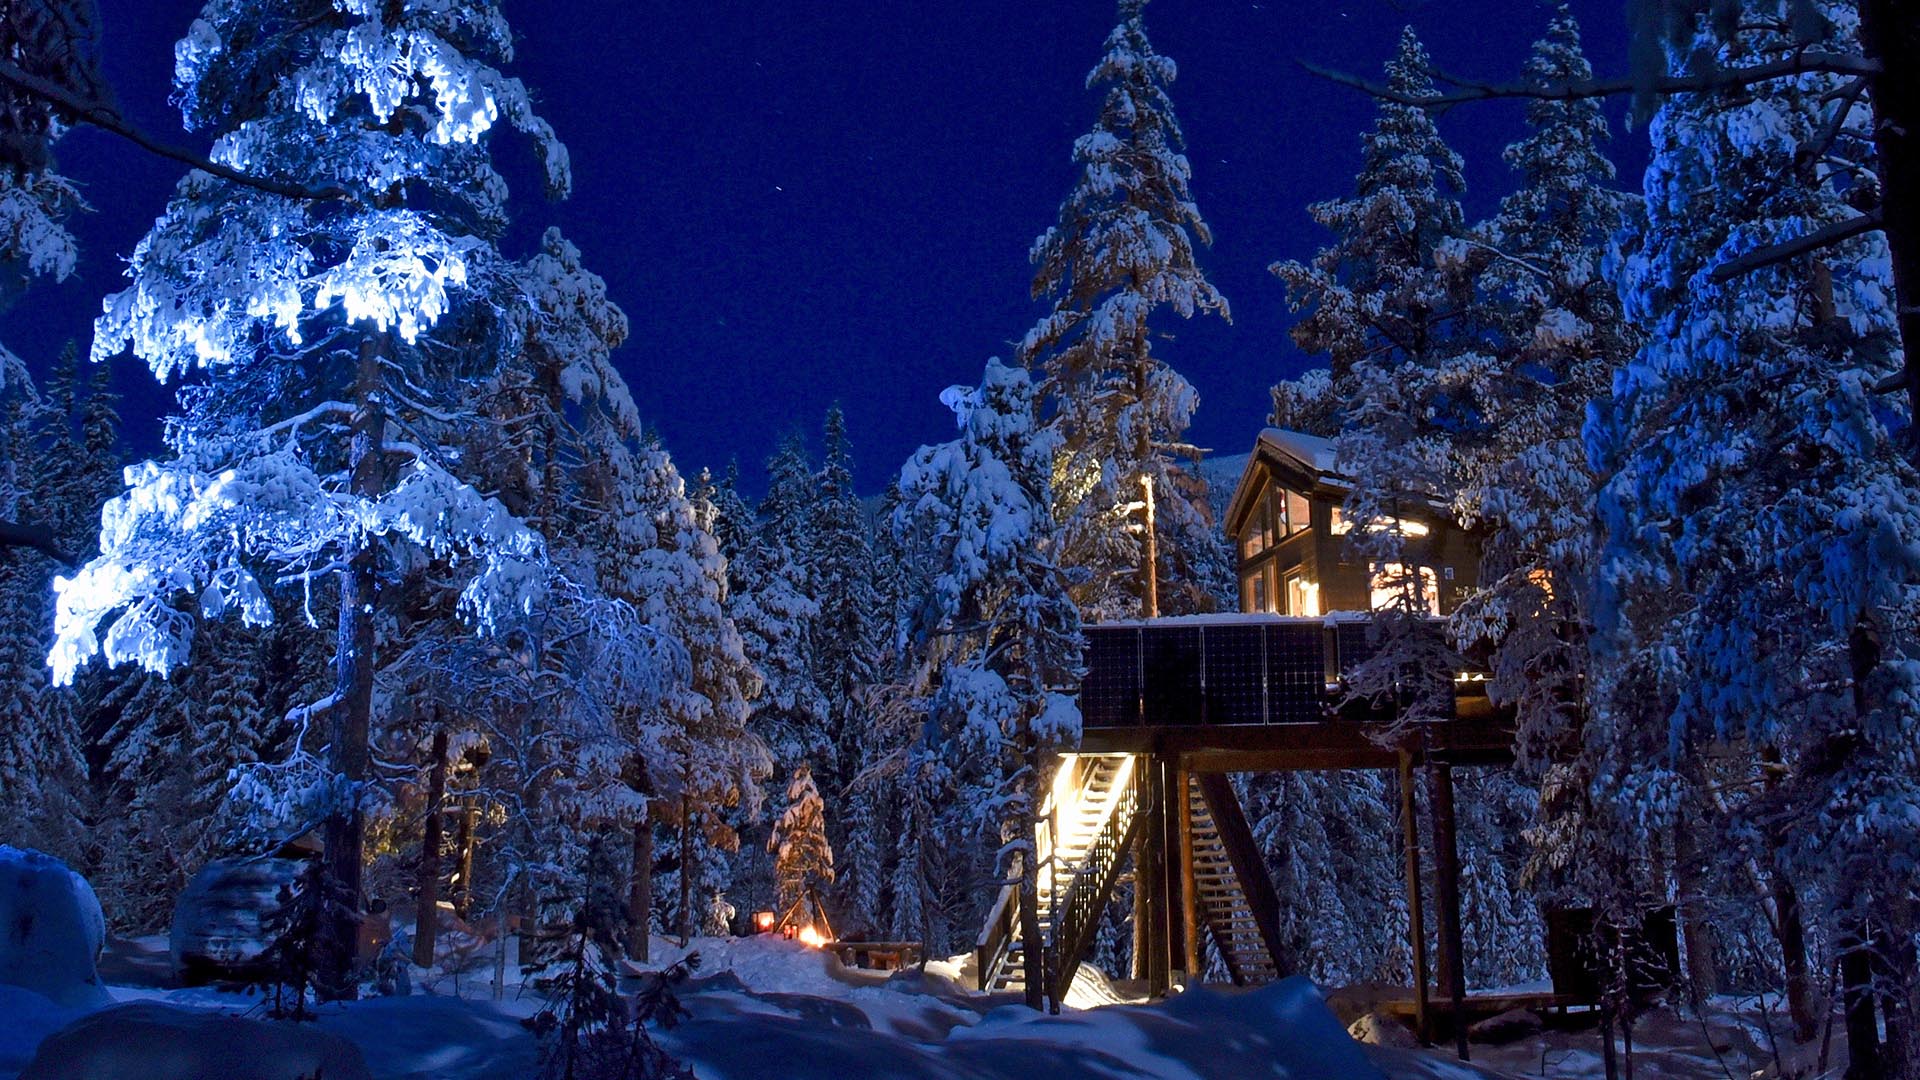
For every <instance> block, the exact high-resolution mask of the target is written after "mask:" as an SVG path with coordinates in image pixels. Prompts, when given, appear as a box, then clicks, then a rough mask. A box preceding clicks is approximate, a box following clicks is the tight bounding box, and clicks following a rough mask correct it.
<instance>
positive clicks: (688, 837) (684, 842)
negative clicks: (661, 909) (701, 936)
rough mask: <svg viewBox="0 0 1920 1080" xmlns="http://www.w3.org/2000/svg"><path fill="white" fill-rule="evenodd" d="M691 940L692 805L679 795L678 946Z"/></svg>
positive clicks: (682, 945) (682, 946)
mask: <svg viewBox="0 0 1920 1080" xmlns="http://www.w3.org/2000/svg"><path fill="white" fill-rule="evenodd" d="M692 940H693V806H692V803H691V802H690V801H689V800H688V799H687V797H686V796H685V795H682V796H681V797H680V947H681V948H686V945H687V942H689V941H692Z"/></svg>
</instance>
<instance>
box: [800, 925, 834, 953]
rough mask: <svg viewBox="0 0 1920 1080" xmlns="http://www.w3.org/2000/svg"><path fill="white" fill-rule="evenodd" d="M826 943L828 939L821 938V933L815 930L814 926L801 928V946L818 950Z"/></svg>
mask: <svg viewBox="0 0 1920 1080" xmlns="http://www.w3.org/2000/svg"><path fill="white" fill-rule="evenodd" d="M826 943H827V939H826V938H824V937H821V936H820V931H818V930H815V929H814V928H813V924H811V923H809V924H807V925H806V926H803V927H801V928H800V944H802V945H805V946H806V947H807V948H809V949H817V948H819V947H820V946H822V945H825V944H826Z"/></svg>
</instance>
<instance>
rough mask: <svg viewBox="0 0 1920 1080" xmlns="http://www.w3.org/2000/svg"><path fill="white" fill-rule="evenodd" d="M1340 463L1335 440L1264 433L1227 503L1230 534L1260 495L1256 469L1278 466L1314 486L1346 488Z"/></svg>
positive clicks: (1273, 429) (1270, 430)
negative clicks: (1340, 470) (1338, 465)
mask: <svg viewBox="0 0 1920 1080" xmlns="http://www.w3.org/2000/svg"><path fill="white" fill-rule="evenodd" d="M1338 460H1339V459H1338V457H1337V455H1336V454H1335V453H1334V448H1333V440H1332V439H1328V438H1323V437H1322V436H1319V435H1309V434H1307V433H1306V432H1304V431H1290V430H1288V429H1287V428H1277V427H1270V428H1266V429H1265V430H1263V431H1261V432H1260V436H1259V437H1258V438H1257V439H1255V440H1254V443H1253V453H1251V454H1249V455H1247V464H1246V467H1245V468H1244V469H1242V470H1241V471H1240V480H1239V482H1238V483H1237V484H1235V485H1234V488H1233V499H1232V501H1230V502H1228V503H1227V515H1226V526H1227V531H1228V532H1229V534H1231V533H1232V532H1234V531H1235V530H1236V529H1237V528H1238V527H1239V524H1240V522H1241V521H1243V520H1244V519H1245V517H1246V514H1247V511H1248V508H1249V507H1250V505H1251V504H1252V500H1253V499H1254V497H1255V496H1256V495H1257V494H1258V493H1259V491H1258V489H1259V486H1260V485H1259V483H1258V480H1257V478H1258V476H1259V472H1260V470H1259V469H1258V468H1256V466H1258V465H1261V464H1266V465H1268V466H1269V467H1273V466H1278V467H1279V469H1280V470H1281V471H1283V472H1288V473H1295V474H1298V475H1299V476H1300V477H1301V478H1302V479H1304V480H1306V481H1308V482H1309V483H1310V484H1311V485H1313V486H1319V485H1327V486H1331V487H1347V486H1348V484H1347V481H1346V479H1345V478H1344V477H1342V476H1341V475H1340V473H1339V472H1338V470H1337V469H1336V468H1335V466H1336V464H1337V462H1338Z"/></svg>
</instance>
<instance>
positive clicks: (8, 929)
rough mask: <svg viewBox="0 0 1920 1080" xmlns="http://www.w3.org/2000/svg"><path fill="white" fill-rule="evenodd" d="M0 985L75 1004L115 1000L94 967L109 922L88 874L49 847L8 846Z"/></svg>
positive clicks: (3, 858)
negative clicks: (70, 865) (69, 865)
mask: <svg viewBox="0 0 1920 1080" xmlns="http://www.w3.org/2000/svg"><path fill="white" fill-rule="evenodd" d="M0 927H4V930H0V983H4V984H7V985H9V986H18V987H22V988H24V989H27V990H33V991H35V992H37V993H40V994H44V995H46V997H47V998H49V999H50V1000H52V1001H53V1002H54V1003H55V1004H57V1005H60V1006H63V1007H65V1008H69V1009H89V1008H97V1007H99V1006H101V1005H105V1004H107V1003H108V1002H110V1001H112V1000H113V998H112V996H111V995H109V994H108V993H107V991H106V988H105V987H104V986H102V985H101V984H100V975H99V972H98V970H97V969H96V968H95V967H94V964H95V962H96V961H97V960H98V959H99V956H100V949H101V947H102V946H103V945H105V944H106V940H107V930H106V920H105V919H104V918H102V916H101V914H100V901H99V900H98V899H97V898H96V897H95V896H94V895H93V887H92V886H90V885H88V884H87V879H85V878H83V877H81V876H80V875H79V874H76V873H74V872H73V871H72V870H69V869H68V868H67V864H66V863H63V862H61V861H60V860H59V859H56V858H54V857H53V856H51V855H48V854H46V853H44V852H39V851H27V850H23V849H21V848H16V847H8V846H5V845H0Z"/></svg>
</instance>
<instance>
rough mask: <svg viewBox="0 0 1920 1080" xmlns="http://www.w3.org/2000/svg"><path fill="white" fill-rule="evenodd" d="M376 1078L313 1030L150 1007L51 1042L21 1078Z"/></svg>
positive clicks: (101, 1019)
mask: <svg viewBox="0 0 1920 1080" xmlns="http://www.w3.org/2000/svg"><path fill="white" fill-rule="evenodd" d="M215 1076H217V1077H220V1078H221V1080H302V1078H308V1077H316V1076H323V1077H326V1080H372V1077H373V1074H372V1073H371V1072H370V1071H368V1069H367V1062H366V1059H365V1058H364V1057H363V1056H362V1055H361V1053H360V1049H359V1047H357V1046H354V1045H353V1044H352V1043H350V1042H348V1041H347V1040H345V1039H343V1038H341V1037H340V1036H338V1035H334V1034H332V1033H330V1032H326V1031H320V1030H316V1029H315V1028H314V1027H313V1026H312V1025H311V1024H305V1025H302V1024H291V1023H280V1022H274V1021H267V1020H243V1019H241V1018H239V1017H237V1016H227V1015H225V1014H222V1013H216V1012H211V1011H202V1010H189V1009H176V1008H173V1007H171V1006H167V1005H160V1004H157V1003H154V1002H148V1001H142V1002H136V1003H134V1004H131V1005H121V1006H119V1007H117V1008H112V1009H105V1010H102V1011H100V1012H96V1013H92V1014H89V1015H87V1016H84V1017H81V1018H80V1019H79V1020H76V1021H74V1022H73V1023H71V1024H69V1025H67V1026H66V1027H64V1028H62V1029H60V1030H59V1031H56V1032H54V1033H53V1034H52V1035H49V1036H47V1038H46V1041H44V1042H42V1043H41V1044H40V1051H39V1053H37V1054H35V1055H34V1057H33V1061H32V1063H30V1064H29V1065H28V1066H27V1069H26V1071H25V1072H23V1073H21V1074H20V1080H202V1078H205V1077H215Z"/></svg>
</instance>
